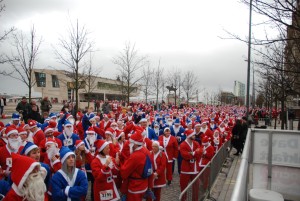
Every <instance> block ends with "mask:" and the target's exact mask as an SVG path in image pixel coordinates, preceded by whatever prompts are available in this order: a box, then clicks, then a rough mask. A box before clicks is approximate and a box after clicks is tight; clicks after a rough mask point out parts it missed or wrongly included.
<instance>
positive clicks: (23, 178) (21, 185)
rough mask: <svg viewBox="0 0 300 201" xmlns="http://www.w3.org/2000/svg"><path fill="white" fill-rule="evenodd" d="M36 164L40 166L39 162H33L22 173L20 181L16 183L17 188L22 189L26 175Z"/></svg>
mask: <svg viewBox="0 0 300 201" xmlns="http://www.w3.org/2000/svg"><path fill="white" fill-rule="evenodd" d="M36 166H40V167H41V164H40V163H39V162H33V163H32V164H31V165H30V167H29V168H28V169H27V170H26V172H25V174H24V175H23V177H22V179H21V181H20V182H19V185H18V189H22V187H23V185H24V183H25V181H26V179H27V177H28V176H29V175H30V173H31V172H32V171H33V170H34V168H35V167H36Z"/></svg>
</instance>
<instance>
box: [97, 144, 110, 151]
mask: <svg viewBox="0 0 300 201" xmlns="http://www.w3.org/2000/svg"><path fill="white" fill-rule="evenodd" d="M107 145H109V143H108V142H104V143H103V145H102V146H101V147H100V148H99V149H98V152H101V151H102V150H103V149H104V148H105V147H106V146H107Z"/></svg>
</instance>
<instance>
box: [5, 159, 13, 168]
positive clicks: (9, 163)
mask: <svg viewBox="0 0 300 201" xmlns="http://www.w3.org/2000/svg"><path fill="white" fill-rule="evenodd" d="M6 165H7V167H10V168H11V167H12V160H11V158H7V159H6Z"/></svg>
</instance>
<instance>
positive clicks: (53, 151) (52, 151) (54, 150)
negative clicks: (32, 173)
mask: <svg viewBox="0 0 300 201" xmlns="http://www.w3.org/2000/svg"><path fill="white" fill-rule="evenodd" d="M46 152H47V156H48V159H51V158H53V156H55V155H57V154H58V152H59V150H58V148H57V147H56V146H55V145H53V146H52V147H50V148H48V149H47V151H46Z"/></svg>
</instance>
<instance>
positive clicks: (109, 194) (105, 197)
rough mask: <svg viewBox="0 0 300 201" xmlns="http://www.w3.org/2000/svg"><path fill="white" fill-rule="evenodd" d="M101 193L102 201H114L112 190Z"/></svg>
mask: <svg viewBox="0 0 300 201" xmlns="http://www.w3.org/2000/svg"><path fill="white" fill-rule="evenodd" d="M99 193H100V200H111V199H113V191H112V190H106V191H100V192H99Z"/></svg>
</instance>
